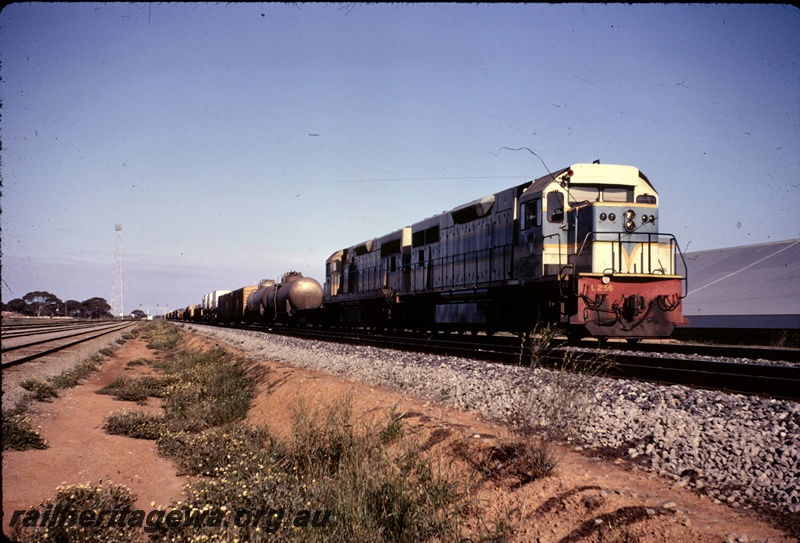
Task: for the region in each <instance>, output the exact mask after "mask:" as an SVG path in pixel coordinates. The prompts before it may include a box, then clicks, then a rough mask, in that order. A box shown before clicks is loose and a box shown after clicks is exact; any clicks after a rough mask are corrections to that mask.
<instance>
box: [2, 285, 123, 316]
mask: <svg viewBox="0 0 800 543" xmlns="http://www.w3.org/2000/svg"><path fill="white" fill-rule="evenodd" d="M0 305H2V310H3V311H13V312H14V313H20V314H22V315H26V316H28V317H64V316H67V317H76V318H83V319H104V318H110V317H112V315H111V306H110V305H108V302H106V300H105V298H89V299H88V300H84V301H82V302H79V301H77V300H67V301H66V302H62V301H61V299H60V298H59V297H58V296H56V295H55V294H52V293H50V292H47V291H44V290H37V291H34V292H29V293H27V294H26V295H25V296H23V297H22V298H14V299H13V300H10V301H9V302H8V303H2V304H0Z"/></svg>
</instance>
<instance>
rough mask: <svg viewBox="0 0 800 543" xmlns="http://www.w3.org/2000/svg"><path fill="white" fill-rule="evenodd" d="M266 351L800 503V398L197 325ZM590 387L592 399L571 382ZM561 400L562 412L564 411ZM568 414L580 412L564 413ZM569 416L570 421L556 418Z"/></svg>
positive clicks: (702, 485) (788, 504) (733, 496)
mask: <svg viewBox="0 0 800 543" xmlns="http://www.w3.org/2000/svg"><path fill="white" fill-rule="evenodd" d="M189 328H190V329H191V330H197V331H200V332H202V333H205V334H207V335H209V336H211V337H214V338H218V339H220V340H222V341H226V342H228V343H231V344H233V345H235V346H236V347H237V348H238V349H241V350H243V351H244V352H247V353H249V355H250V356H252V357H253V358H255V359H262V360H270V361H276V362H283V363H286V364H290V365H293V366H296V367H301V368H307V369H314V370H319V371H323V372H326V373H330V374H333V375H338V376H341V377H343V378H346V379H349V380H353V381H358V382H363V383H366V384H370V385H379V386H386V387H392V388H395V389H398V390H401V391H403V392H405V393H408V394H412V395H414V396H417V397H422V398H425V399H429V400H432V401H437V402H442V403H446V404H449V405H452V406H454V407H457V408H459V409H463V410H467V411H472V412H475V413H478V414H480V415H481V416H483V417H486V418H488V419H491V420H497V421H508V420H512V419H515V418H518V417H519V416H520V413H521V411H522V410H521V408H520V406H525V408H524V411H525V413H526V415H527V416H530V417H531V420H532V421H534V422H535V423H546V422H547V421H550V422H551V423H552V422H553V421H554V419H559V418H560V419H561V420H562V421H566V422H571V421H575V422H576V423H577V426H576V427H575V428H574V430H575V432H574V437H571V438H569V441H570V442H571V443H573V444H574V445H576V446H577V448H584V449H589V448H601V450H613V451H616V452H618V453H619V454H620V456H623V457H626V458H628V459H630V460H634V461H636V462H638V463H639V464H640V465H642V466H643V467H645V468H646V469H652V470H653V471H655V472H656V473H659V474H662V475H666V476H668V477H671V478H672V479H674V480H675V484H676V485H677V486H686V487H689V488H695V489H697V490H698V491H700V492H701V493H704V494H707V495H709V496H710V497H711V498H712V499H714V500H718V501H721V502H725V503H728V504H730V505H732V506H735V507H751V506H753V505H758V506H767V507H769V508H771V509H773V510H775V511H778V512H781V513H790V514H791V513H800V403H798V402H792V401H788V400H775V399H763V398H756V397H749V396H742V395H738V394H724V393H721V392H716V391H708V390H692V389H690V388H688V387H684V386H656V385H653V384H649V383H641V382H636V381H626V380H617V379H609V378H600V377H582V381H581V383H580V385H575V384H574V383H573V382H571V381H570V382H567V384H566V385H565V381H564V379H563V377H561V376H560V375H559V374H558V373H557V372H552V371H550V370H546V369H530V368H527V367H523V366H507V365H501V364H494V363H489V362H483V361H477V360H469V359H464V358H453V357H444V356H437V355H431V354H424V353H411V352H403V351H395V350H389V349H379V348H375V347H369V346H355V345H343V344H337V343H327V342H320V341H312V340H302V339H295V338H289V337H285V336H279V335H271V334H264V333H261V332H253V331H244V330H229V329H219V328H214V327H209V326H202V325H192V326H191V327H189ZM565 386H566V387H567V390H568V391H569V390H572V389H570V388H569V387H573V386H578V388H580V389H581V390H583V389H586V391H587V393H586V396H585V399H584V400H583V401H582V400H581V396H582V395H581V394H580V393H574V394H572V395H571V396H570V395H568V396H569V397H568V398H566V399H565V396H564V393H563V392H564V389H565ZM554 406H555V407H556V408H557V409H559V410H561V411H562V415H561V416H560V417H559V416H557V415H556V416H554ZM563 413H568V415H566V416H565V415H563ZM556 422H558V420H556Z"/></svg>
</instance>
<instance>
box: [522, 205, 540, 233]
mask: <svg viewBox="0 0 800 543" xmlns="http://www.w3.org/2000/svg"><path fill="white" fill-rule="evenodd" d="M541 225H542V201H541V200H539V199H537V200H531V201H530V202H525V203H524V204H522V230H527V229H529V228H533V227H534V226H541Z"/></svg>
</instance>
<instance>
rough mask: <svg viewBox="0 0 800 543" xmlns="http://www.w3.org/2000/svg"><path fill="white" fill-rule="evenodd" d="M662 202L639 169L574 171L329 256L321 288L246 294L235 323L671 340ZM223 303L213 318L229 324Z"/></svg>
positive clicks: (675, 269)
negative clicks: (546, 327) (299, 296)
mask: <svg viewBox="0 0 800 543" xmlns="http://www.w3.org/2000/svg"><path fill="white" fill-rule="evenodd" d="M658 198H659V197H658V193H657V192H656V190H655V188H654V187H653V185H652V184H651V183H650V181H649V180H648V179H647V177H646V176H645V175H644V174H643V173H642V172H640V171H639V170H638V169H637V168H634V167H631V166H621V165H611V164H600V163H598V162H595V163H592V164H574V165H572V166H570V167H568V168H564V169H562V170H559V171H557V172H554V173H549V174H548V175H545V176H543V177H541V178H539V179H536V180H534V181H529V182H526V183H523V184H521V185H517V186H514V187H511V188H508V189H505V190H503V191H500V192H497V193H494V194H490V195H488V196H485V197H483V198H480V199H478V200H475V201H473V202H469V203H467V204H464V205H461V206H458V207H456V208H454V209H452V210H451V211H448V212H445V213H441V214H439V215H435V216H433V217H429V218H427V219H424V220H422V221H419V222H417V223H413V224H411V226H406V227H403V228H400V229H399V230H396V231H394V232H391V233H389V234H386V235H384V236H381V237H378V238H374V239H369V240H367V241H364V242H362V243H359V244H356V245H352V246H350V247H347V248H343V249H340V250H338V251H336V252H334V253H333V254H332V255H331V256H330V257H329V258H328V259H327V260H326V262H325V283H324V286H320V287H319V290H316V287H313V286H309V287H308V288H311V290H314V295H313V296H310V297H308V299H307V301H305V302H302V303H300V304H296V305H293V303H292V301H291V297H284V298H281V296H280V289H279V290H278V291H275V292H272V291H269V290H268V289H269V288H274V287H275V285H261V286H259V287H247V288H252V289H253V290H252V291H251V292H250V293H249V294H248V296H249V297H250V298H249V301H248V300H247V299H244V298H242V300H243V301H240V302H237V303H238V304H239V305H238V306H237V307H238V308H239V309H241V313H230V312H229V313H228V314H229V318H240V317H241V319H242V320H264V321H267V322H283V321H288V320H291V321H293V322H305V323H316V324H320V325H328V326H345V327H346V326H352V327H370V328H376V329H398V330H405V329H410V330H420V331H427V330H431V331H458V332H467V331H469V332H473V333H477V332H485V333H487V334H492V333H495V332H498V331H509V332H514V333H521V332H527V331H530V330H531V329H532V328H533V326H534V325H535V324H536V323H537V322H549V323H554V324H557V325H558V326H560V327H561V328H563V329H564V330H565V331H566V332H567V334H568V335H569V336H570V337H572V338H576V339H577V338H581V337H585V336H594V337H597V338H600V339H605V338H612V337H613V338H627V339H629V340H630V341H637V340H639V339H641V338H663V337H669V336H670V334H671V333H672V331H673V329H674V327H675V326H676V325H680V324H685V323H686V321H685V319H684V317H683V315H682V312H681V300H682V299H683V298H684V296H685V293H686V281H687V278H686V265H685V262H684V260H683V256H682V253H681V251H680V248H679V246H678V243H677V240H676V239H675V237H674V236H673V235H671V234H666V233H663V232H660V231H659V224H660V219H659V214H658ZM303 279H304V280H307V278H303ZM295 280H296V279H295ZM309 281H313V280H307V281H306V283H307V284H308V285H310V283H309ZM291 282H292V280H290V281H289V282H288V284H291ZM313 282H314V283H315V284H316V285H319V283H317V282H316V281H313ZM284 283H286V279H285V278H284ZM284 283H281V284H284ZM283 288H286V287H283ZM234 292H235V291H234ZM257 292H260V293H261V294H258V295H256V293H257ZM285 292H287V293H288V291H285ZM229 295H230V293H228V294H223V295H222V296H220V298H219V302H220V303H219V307H217V308H215V309H213V310H212V309H209V310H208V313H209V314H210V315H214V318H222V319H224V318H226V317H224V316H223V315H224V314H225V313H226V310H223V309H222V307H221V306H222V300H223V299H224V298H225V296H229ZM270 300H274V303H273V302H271V301H270ZM251 302H252V303H251ZM237 311H238V309H237ZM200 312H201V313H202V310H201V311H200ZM195 313H196V311H190V310H189V308H187V310H186V311H184V312H183V316H184V318H187V317H186V316H187V315H194V314H195Z"/></svg>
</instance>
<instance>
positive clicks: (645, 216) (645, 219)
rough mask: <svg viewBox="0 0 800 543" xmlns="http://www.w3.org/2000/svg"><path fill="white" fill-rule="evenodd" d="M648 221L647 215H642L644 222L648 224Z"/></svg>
mask: <svg viewBox="0 0 800 543" xmlns="http://www.w3.org/2000/svg"><path fill="white" fill-rule="evenodd" d="M647 221H648V218H647V215H642V222H643V223H646V222H647Z"/></svg>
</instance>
